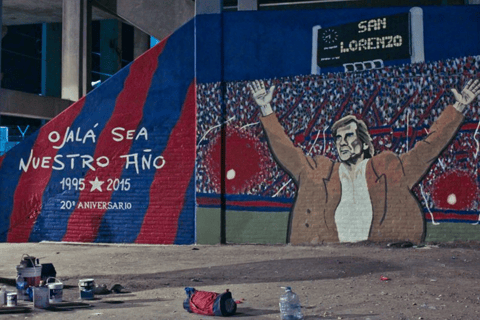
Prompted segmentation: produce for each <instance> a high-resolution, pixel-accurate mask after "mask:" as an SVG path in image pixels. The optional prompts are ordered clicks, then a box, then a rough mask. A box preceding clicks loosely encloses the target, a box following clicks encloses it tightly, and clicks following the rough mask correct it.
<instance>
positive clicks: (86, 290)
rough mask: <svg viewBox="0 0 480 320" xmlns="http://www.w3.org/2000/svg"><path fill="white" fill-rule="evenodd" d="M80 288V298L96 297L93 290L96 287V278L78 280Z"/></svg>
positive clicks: (90, 298) (89, 298)
mask: <svg viewBox="0 0 480 320" xmlns="http://www.w3.org/2000/svg"><path fill="white" fill-rule="evenodd" d="M78 288H79V289H80V299H84V300H92V299H93V298H94V297H95V294H94V292H93V290H94V289H95V280H93V279H83V280H79V281H78Z"/></svg>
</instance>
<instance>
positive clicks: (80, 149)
mask: <svg viewBox="0 0 480 320" xmlns="http://www.w3.org/2000/svg"><path fill="white" fill-rule="evenodd" d="M129 72H130V66H127V67H125V68H124V69H122V70H120V71H119V72H118V73H117V74H116V75H115V76H113V77H111V78H110V79H108V80H107V81H106V82H105V83H103V84H102V85H101V86H99V87H98V88H96V89H95V90H93V91H92V92H90V93H89V94H88V95H87V96H86V100H85V105H84V107H83V110H82V112H81V113H80V114H79V115H78V116H77V118H76V119H75V121H74V122H73V124H72V127H71V129H72V130H74V132H76V131H77V128H80V132H81V134H80V135H79V136H80V137H82V138H83V136H84V135H85V134H86V132H87V131H88V130H89V129H92V130H93V131H94V133H95V135H96V139H95V143H94V142H93V141H92V139H87V140H86V141H85V143H79V142H73V143H66V144H65V146H64V147H63V148H61V149H60V150H58V153H57V154H58V155H62V156H63V158H62V159H65V161H64V162H65V169H64V170H52V175H51V178H50V182H49V183H48V186H47V188H45V192H44V194H43V207H42V213H41V214H40V216H39V217H38V219H37V221H36V223H35V225H34V227H33V230H32V233H31V234H30V239H29V241H33V242H35V241H41V240H50V241H61V240H62V238H63V236H64V234H65V232H66V231H67V225H68V220H69V218H70V215H71V214H72V212H73V211H74V209H75V207H74V206H72V207H70V206H69V204H72V201H73V202H75V203H76V201H78V198H79V196H80V191H79V190H75V189H72V188H71V189H70V190H68V188H66V187H65V186H64V187H63V188H62V184H61V181H62V180H63V179H64V178H70V179H72V178H77V179H79V178H83V177H84V176H85V174H86V173H87V172H88V171H89V168H88V167H86V168H82V167H81V161H80V160H77V161H76V162H75V166H74V167H73V168H72V167H71V165H70V161H66V159H67V158H66V157H67V155H72V154H80V155H90V156H92V157H93V155H94V154H95V148H96V142H97V141H98V137H99V136H100V134H101V132H102V130H103V128H104V127H105V125H106V123H107V122H108V120H109V119H110V117H111V115H112V112H113V110H114V108H115V102H116V99H117V96H118V95H119V94H120V92H121V91H122V90H123V85H124V82H125V79H126V77H127V76H128V74H129ZM66 112H68V110H67V111H66ZM52 121H55V119H53V120H52ZM60 134H61V135H62V137H63V136H64V133H63V132H61V133H60ZM77 159H78V158H77ZM89 187H90V185H89V184H88V182H86V181H85V188H89ZM62 206H63V209H62Z"/></svg>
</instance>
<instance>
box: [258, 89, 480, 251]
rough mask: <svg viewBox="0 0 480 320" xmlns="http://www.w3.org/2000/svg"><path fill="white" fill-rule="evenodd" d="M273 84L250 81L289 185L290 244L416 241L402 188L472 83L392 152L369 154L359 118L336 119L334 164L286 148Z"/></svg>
mask: <svg viewBox="0 0 480 320" xmlns="http://www.w3.org/2000/svg"><path fill="white" fill-rule="evenodd" d="M274 89H275V86H272V87H270V89H268V90H265V86H264V84H263V82H259V81H257V82H254V83H253V84H252V86H251V90H252V92H253V96H254V99H255V101H256V102H257V104H258V105H259V107H260V110H261V114H262V117H261V122H262V125H263V128H264V130H265V132H266V135H267V140H268V144H269V146H270V148H271V151H272V153H273V155H274V157H275V159H276V160H277V162H278V163H279V165H280V166H281V167H282V168H283V169H284V170H285V171H286V172H288V174H289V176H290V177H291V178H292V179H293V180H294V181H295V184H296V185H297V196H296V200H295V205H294V209H293V211H292V214H291V217H290V222H289V224H290V227H289V236H290V242H291V243H293V244H305V243H313V244H315V243H320V242H324V241H327V242H338V241H340V242H358V241H364V240H372V241H385V240H389V241H392V240H393V241H413V242H416V243H419V242H421V241H423V240H424V237H425V225H424V224H425V222H424V217H423V214H422V212H421V210H420V208H419V204H418V202H417V200H416V199H415V198H414V197H413V195H412V194H411V192H410V190H411V189H412V187H413V186H414V185H415V184H416V183H417V182H418V181H419V180H420V179H421V178H422V177H423V175H424V174H425V172H426V171H427V170H428V168H429V167H430V166H431V165H432V163H433V162H434V161H435V160H436V159H437V158H438V156H439V154H440V152H441V151H443V149H444V148H445V147H446V145H447V144H448V143H449V142H450V141H451V140H452V138H453V136H454V134H455V133H456V131H457V130H458V128H459V127H460V125H461V123H462V122H463V114H462V112H463V110H464V109H465V107H466V106H468V105H470V103H471V102H472V101H473V100H474V99H475V98H476V97H477V96H478V95H479V94H480V81H479V80H475V81H472V80H470V81H469V82H468V84H467V85H466V87H465V88H464V89H463V90H462V92H461V94H460V93H458V92H457V91H456V90H455V89H452V92H453V93H454V96H455V100H456V102H455V104H454V105H453V106H449V107H447V109H445V111H443V112H442V113H441V115H440V116H439V117H438V119H437V120H436V121H435V122H434V123H433V125H432V127H431V128H430V129H429V130H428V131H429V133H428V135H427V136H426V137H425V138H424V139H423V140H421V141H418V142H417V143H416V144H415V146H414V147H413V148H412V149H411V150H409V151H408V152H406V153H403V154H402V155H400V156H397V155H396V154H394V153H392V152H388V151H384V152H382V153H380V154H377V155H375V150H374V146H373V144H372V138H371V136H370V134H369V133H368V128H367V126H366V124H365V122H363V121H362V120H360V119H357V117H355V116H352V115H349V116H345V117H342V118H341V119H339V120H337V121H336V122H335V123H333V125H332V128H331V132H332V138H333V141H334V144H335V147H336V151H337V153H338V157H339V160H340V161H339V162H334V161H332V160H331V159H329V158H327V157H324V156H316V157H310V156H307V155H305V154H304V152H303V150H302V149H301V148H300V147H295V146H294V145H293V142H291V140H290V138H289V137H288V136H287V135H286V134H285V132H284V129H283V127H282V126H281V125H280V123H279V122H278V118H277V117H276V116H275V114H274V112H273V110H272V107H271V105H270V102H271V101H272V95H273V91H274Z"/></svg>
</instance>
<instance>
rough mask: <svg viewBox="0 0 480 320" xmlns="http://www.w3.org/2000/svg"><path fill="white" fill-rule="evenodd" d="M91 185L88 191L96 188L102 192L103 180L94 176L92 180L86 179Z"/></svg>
mask: <svg viewBox="0 0 480 320" xmlns="http://www.w3.org/2000/svg"><path fill="white" fill-rule="evenodd" d="M88 182H90V184H91V185H92V189H90V192H92V191H93V190H95V189H98V191H100V192H102V184H104V183H105V182H104V181H100V180H98V177H95V180H93V181H88Z"/></svg>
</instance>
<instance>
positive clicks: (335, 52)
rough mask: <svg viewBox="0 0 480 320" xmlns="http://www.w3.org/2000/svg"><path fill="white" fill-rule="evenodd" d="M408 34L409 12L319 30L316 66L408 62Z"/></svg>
mask: <svg viewBox="0 0 480 320" xmlns="http://www.w3.org/2000/svg"><path fill="white" fill-rule="evenodd" d="M409 34H410V32H409V14H408V13H402V14H396V15H391V16H386V17H380V18H375V19H369V20H362V21H359V22H354V23H348V24H344V25H340V26H335V27H330V28H325V29H319V30H318V50H317V64H318V66H319V67H335V66H340V65H342V64H344V63H352V62H360V61H367V60H374V59H382V60H384V61H385V60H394V59H407V58H409V57H410V37H409Z"/></svg>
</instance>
